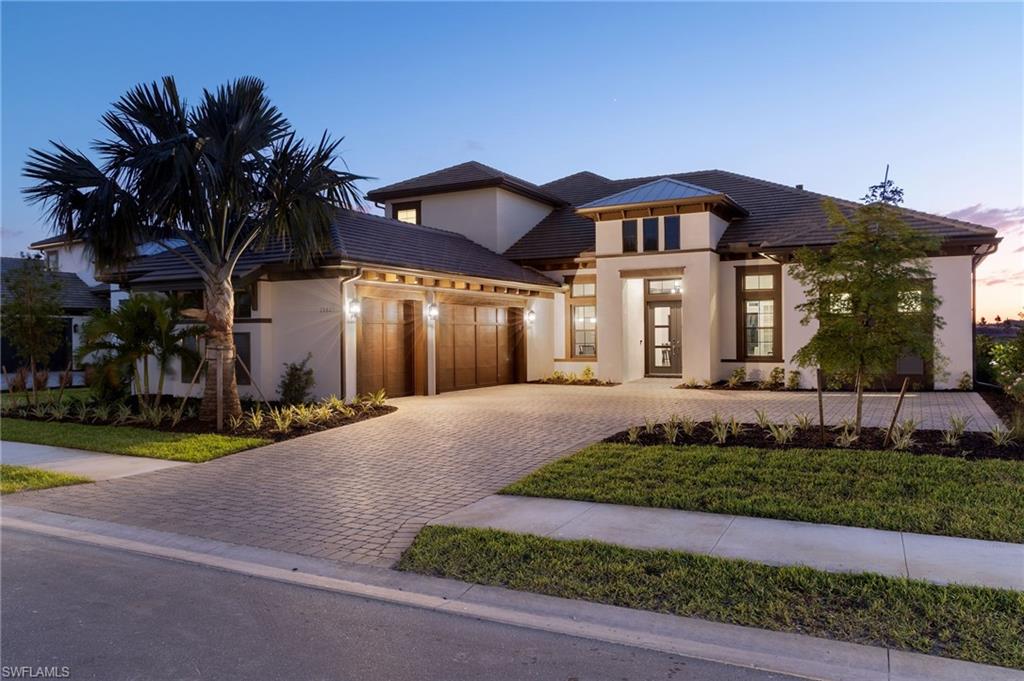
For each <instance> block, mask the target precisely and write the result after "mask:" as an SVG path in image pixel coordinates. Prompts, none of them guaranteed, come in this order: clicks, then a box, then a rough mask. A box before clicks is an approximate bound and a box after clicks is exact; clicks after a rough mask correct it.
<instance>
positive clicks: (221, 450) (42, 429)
mask: <svg viewBox="0 0 1024 681" xmlns="http://www.w3.org/2000/svg"><path fill="white" fill-rule="evenodd" d="M0 439H3V440H10V441H12V442H29V443H31V444H37V445H53V446H56V447H71V448H73V449H85V450H89V451H93V452H108V453H110V454H126V455H128V456H144V457H148V458H150V459H168V460H170V461H189V462H192V463H201V462H203V461H210V460H211V459H216V458H219V457H222V456H225V455H227V454H234V453H235V452H240V451H242V450H244V449H252V448H253V447H259V446H261V445H266V444H270V440H265V439H263V438H258V437H238V436H234V435H217V434H208V433H203V434H199V433H168V432H165V431H160V430H150V429H148V428H136V427H134V426H100V425H97V426H89V425H82V424H78V423H67V422H64V423H51V422H48V421H28V420H25V419H4V420H3V424H2V426H0Z"/></svg>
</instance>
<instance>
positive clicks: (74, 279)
mask: <svg viewBox="0 0 1024 681" xmlns="http://www.w3.org/2000/svg"><path fill="white" fill-rule="evenodd" d="M23 262H24V259H23V258H0V270H2V274H6V273H7V272H10V271H11V270H13V269H15V268H19V267H21V266H22V263H23ZM46 275H47V277H49V278H50V279H56V280H57V281H59V282H60V304H61V307H63V308H64V309H65V310H66V311H88V310H94V309H97V308H101V307H107V306H108V305H109V304H110V302H109V299H108V297H107V296H108V295H109V291H108V292H107V294H106V295H105V294H104V293H102V292H99V291H95V290H93V288H92V287H90V286H89V284H87V283H85V281H83V280H82V278H81V277H79V276H78V275H77V274H74V273H73V272H52V271H49V270H48V271H47V272H46ZM3 279H4V277H0V300H2V301H4V302H6V301H7V297H8V291H7V286H6V284H5V283H2V280H3Z"/></svg>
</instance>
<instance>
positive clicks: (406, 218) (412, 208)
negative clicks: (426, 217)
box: [391, 201, 422, 225]
mask: <svg viewBox="0 0 1024 681" xmlns="http://www.w3.org/2000/svg"><path fill="white" fill-rule="evenodd" d="M391 217H393V218H394V219H396V220H398V221H399V222H408V223H409V224H410V225H419V224H422V223H421V222H420V202H419V201H407V202H405V203H395V204H392V205H391Z"/></svg>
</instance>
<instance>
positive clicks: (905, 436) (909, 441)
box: [889, 419, 917, 451]
mask: <svg viewBox="0 0 1024 681" xmlns="http://www.w3.org/2000/svg"><path fill="white" fill-rule="evenodd" d="M916 430H917V423H915V422H914V420H913V419H907V420H905V421H903V422H901V423H899V424H897V425H896V426H894V427H893V429H892V433H891V434H890V435H889V439H890V440H891V441H892V447H893V449H898V450H900V451H906V450H908V449H910V448H911V447H913V446H914V432H915V431H916Z"/></svg>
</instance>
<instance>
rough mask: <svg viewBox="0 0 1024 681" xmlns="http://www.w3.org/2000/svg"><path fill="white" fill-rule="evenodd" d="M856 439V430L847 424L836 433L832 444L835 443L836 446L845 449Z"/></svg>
mask: <svg viewBox="0 0 1024 681" xmlns="http://www.w3.org/2000/svg"><path fill="white" fill-rule="evenodd" d="M856 441H857V433H856V431H854V429H853V427H852V426H847V427H844V428H843V429H842V431H840V433H839V434H838V435H836V439H835V441H834V444H835V446H836V447H842V448H843V449H847V448H849V447H852V446H853V444H854V443H855V442H856Z"/></svg>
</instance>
